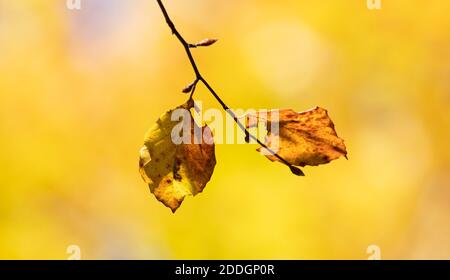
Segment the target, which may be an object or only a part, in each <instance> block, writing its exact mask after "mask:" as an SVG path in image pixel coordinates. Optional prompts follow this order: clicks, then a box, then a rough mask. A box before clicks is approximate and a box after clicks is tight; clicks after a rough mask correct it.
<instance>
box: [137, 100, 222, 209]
mask: <svg viewBox="0 0 450 280" xmlns="http://www.w3.org/2000/svg"><path fill="white" fill-rule="evenodd" d="M193 106H194V102H193V101H192V100H189V101H188V102H187V103H185V104H183V105H181V106H179V107H177V108H175V109H173V110H170V111H168V112H166V113H165V114H163V115H162V116H161V117H160V118H159V119H158V121H157V122H156V123H155V124H154V125H153V126H152V127H151V128H150V130H149V131H148V132H147V134H146V136H145V141H144V146H143V147H142V148H141V150H140V159H139V170H140V173H141V175H142V178H143V179H144V181H145V182H146V183H148V186H149V188H150V191H151V192H152V193H153V194H154V195H155V197H156V198H157V199H158V200H159V201H161V202H162V203H163V204H164V205H165V206H167V207H169V208H170V209H171V210H172V212H175V211H176V210H177V209H178V207H180V205H181V203H182V202H183V200H184V198H185V197H186V196H187V195H194V196H195V195H196V194H198V193H200V192H202V191H203V189H204V188H205V186H206V184H207V183H208V181H209V180H210V178H211V176H212V173H213V171H214V167H215V165H216V158H215V152H214V142H213V139H212V132H211V130H210V129H209V127H208V126H206V125H205V126H203V127H202V128H200V127H198V126H197V124H196V123H195V122H194V120H193V117H192V114H191V113H190V109H191V108H193ZM176 109H184V110H186V112H187V113H186V117H188V118H189V120H187V121H188V122H189V123H190V124H191V126H190V127H191V131H190V135H189V136H188V138H190V140H191V141H189V143H180V144H175V143H174V141H173V139H172V132H173V130H174V128H175V127H176V126H177V125H179V124H180V122H179V121H173V120H172V119H171V118H172V117H171V116H172V113H173V112H174V111H175V110H176ZM183 121H186V120H183ZM196 129H197V131H201V132H202V133H201V135H197V134H199V133H197V134H196V133H194V131H195V130H196ZM183 133H184V131H183ZM195 137H197V139H195ZM195 140H197V141H195ZM196 143H198V144H196Z"/></svg>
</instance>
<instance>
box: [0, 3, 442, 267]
mask: <svg viewBox="0 0 450 280" xmlns="http://www.w3.org/2000/svg"><path fill="white" fill-rule="evenodd" d="M164 2H165V4H166V8H167V9H168V12H169V14H170V15H171V17H172V19H173V20H174V22H175V24H176V25H177V27H178V28H179V30H180V32H181V33H182V34H183V35H184V36H185V37H186V38H189V39H190V40H191V41H193V42H195V41H199V40H201V39H203V38H207V37H212V38H219V39H220V40H219V42H218V43H216V44H215V45H214V46H212V47H209V48H203V49H198V50H193V51H194V55H195V57H196V59H197V61H198V64H199V67H200V68H201V71H202V72H203V74H204V76H205V77H206V78H207V79H208V80H209V81H210V82H211V84H212V85H213V86H214V87H215V88H216V89H217V90H218V92H219V94H220V95H221V96H222V98H223V99H224V100H225V101H226V102H227V103H228V105H230V107H232V108H256V109H259V108H268V109H270V108H293V109H295V110H297V111H302V110H305V109H309V108H311V107H314V106H316V105H319V106H322V107H324V108H327V109H328V110H329V112H330V115H331V117H332V119H333V120H334V122H335V124H336V129H337V131H338V134H339V136H341V137H342V138H344V139H345V140H346V145H347V149H348V151H349V160H348V161H346V160H344V159H339V160H337V161H334V162H332V163H330V164H328V165H324V166H320V167H307V168H304V171H305V173H306V175H307V176H306V177H304V178H302V177H296V176H293V175H292V174H291V173H290V172H289V170H288V169H287V168H286V167H284V166H283V165H281V164H277V163H271V162H269V161H268V160H266V159H265V158H263V157H262V156H261V155H260V154H258V153H257V152H255V148H256V146H254V145H218V146H217V147H216V156H217V161H218V163H217V166H216V169H215V173H214V175H213V177H212V180H211V181H210V183H209V184H208V185H207V187H206V189H205V191H204V192H203V193H202V194H200V195H198V196H196V197H195V198H188V199H186V200H185V202H184V203H183V205H182V206H181V208H180V209H179V210H178V211H177V213H176V214H175V215H173V214H172V213H171V211H170V210H169V209H168V208H166V207H164V206H163V205H162V204H161V203H159V202H158V201H157V200H156V199H155V198H154V196H153V195H152V194H150V192H149V190H148V187H147V186H146V184H145V183H144V182H143V181H142V179H141V177H140V175H139V172H138V151H139V148H140V147H141V146H142V144H143V136H144V134H145V132H146V130H147V129H148V128H149V127H150V125H151V124H153V123H154V121H156V119H157V118H158V117H159V116H160V114H162V113H163V112H165V111H166V110H167V109H169V108H172V107H174V106H177V105H179V104H181V103H182V102H184V101H185V100H186V96H185V95H183V94H182V93H181V92H180V91H181V89H182V88H183V87H184V86H185V85H186V84H187V83H189V82H190V81H192V79H193V77H194V76H193V72H192V69H191V68H190V65H189V63H188V60H187V58H186V55H185V53H184V51H183V49H182V48H181V45H180V44H179V42H178V41H177V40H176V39H175V38H174V37H173V36H171V34H170V30H169V29H168V27H167V25H166V24H165V22H164V20H163V17H162V14H161V12H160V10H159V8H158V6H157V4H156V1H153V0H133V1H124V0H81V10H70V9H68V8H67V7H66V1H65V0H46V1H42V0H27V1H7V0H0V134H1V137H0V176H1V177H0V179H1V189H0V258H1V259H48V258H50V259H66V258H68V257H69V255H68V254H67V253H66V248H67V247H68V246H69V245H71V244H75V245H77V246H79V247H80V249H81V258H82V259H96V258H105V259H124V258H131V259H140V258H145V259H160V258H163V259H228V258H237V259H367V258H368V257H369V256H370V254H368V253H367V252H366V249H367V247H368V246H369V245H372V244H374V245H377V246H378V247H379V248H380V250H381V258H383V259H392V258H400V259H412V258H421V259H426V258H433V259H436V258H450V203H449V202H450V188H449V187H450V147H449V140H450V129H449V128H450V113H449V110H450V79H449V77H450V51H449V50H450V18H449V16H448V11H449V10H450V2H449V1H440V0H431V1H414V2H412V1H408V0H382V9H381V10H370V9H368V8H367V6H366V0H351V1H338V0H324V1H306V0H301V1H300V0H291V1H283V2H282V3H281V2H280V1H261V0H258V1H257V0H241V1H237V0H230V1H208V0H190V1H181V0H179V1H175V0H167V1H164ZM196 98H197V99H200V100H202V101H203V103H204V107H206V108H220V106H219V105H218V104H217V103H216V102H215V100H213V99H212V97H210V94H209V93H208V92H207V91H206V90H205V89H204V87H201V86H200V87H199V88H198V91H197V93H196Z"/></svg>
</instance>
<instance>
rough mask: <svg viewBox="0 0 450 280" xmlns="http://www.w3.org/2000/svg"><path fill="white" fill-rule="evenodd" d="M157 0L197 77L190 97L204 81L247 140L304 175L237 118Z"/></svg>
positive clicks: (293, 171) (294, 171)
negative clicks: (206, 75)
mask: <svg viewBox="0 0 450 280" xmlns="http://www.w3.org/2000/svg"><path fill="white" fill-rule="evenodd" d="M156 2H158V5H159V7H160V9H161V11H162V13H163V15H164V18H165V20H166V23H167V25H168V26H169V28H170V30H171V31H172V34H173V35H175V37H177V39H178V41H180V43H181V44H182V45H183V48H184V50H185V51H186V54H187V56H188V59H189V62H190V63H191V66H192V69H193V70H194V73H195V77H196V79H195V81H194V82H193V83H192V84H193V87H192V89H191V90H190V93H191V95H190V98H192V95H193V94H194V91H195V87H196V85H197V83H198V82H199V81H200V82H202V83H203V84H204V85H205V87H206V88H207V89H208V90H209V92H210V93H211V94H212V95H213V96H214V98H215V99H216V100H217V101H218V102H219V103H220V105H221V106H222V108H223V109H224V110H225V111H226V112H227V113H228V114H229V115H230V116H231V117H232V118H233V120H234V121H235V122H236V124H237V125H238V126H239V128H240V129H242V131H244V133H245V139H246V141H249V140H250V139H252V140H254V141H256V142H257V143H258V144H259V145H261V147H263V148H264V149H265V150H267V151H268V152H269V153H270V154H272V155H273V156H275V157H276V158H278V159H279V160H280V161H281V162H282V163H284V164H285V165H287V166H288V167H289V168H290V169H291V171H292V173H294V174H295V175H298V176H304V175H305V174H304V173H303V171H302V170H301V169H300V168H298V167H296V166H293V165H292V164H290V163H289V162H288V161H287V160H285V159H284V158H283V157H281V156H280V155H279V154H277V153H276V152H274V151H273V150H272V149H271V148H269V147H267V145H266V144H264V143H263V142H261V141H260V140H259V139H258V138H256V137H255V136H254V135H252V134H250V132H249V131H248V129H247V128H246V127H245V126H244V125H243V124H242V122H240V121H239V119H238V118H237V116H236V114H235V113H234V112H233V111H232V110H231V109H230V108H229V107H228V106H227V105H226V104H225V102H224V101H223V100H222V99H221V98H220V97H219V95H218V94H217V93H216V91H215V90H214V89H213V88H212V87H211V85H210V84H209V83H208V82H207V81H206V80H205V78H203V76H202V75H201V73H200V71H199V69H198V67H197V64H196V62H195V59H194V57H193V55H192V52H191V48H192V47H193V46H195V45H194V44H190V43H188V42H187V41H186V40H185V39H184V38H183V36H181V34H180V32H178V30H177V29H176V27H175V24H174V23H173V22H172V20H171V19H170V17H169V14H168V13H167V10H166V8H165V7H164V4H163V3H162V1H161V0H156Z"/></svg>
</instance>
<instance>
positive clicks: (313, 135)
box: [247, 107, 347, 166]
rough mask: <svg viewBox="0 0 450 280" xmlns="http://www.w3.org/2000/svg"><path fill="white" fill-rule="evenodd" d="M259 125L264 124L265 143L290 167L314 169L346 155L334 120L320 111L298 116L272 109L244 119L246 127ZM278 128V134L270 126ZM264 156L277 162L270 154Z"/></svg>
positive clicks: (315, 109) (311, 111) (285, 110)
mask: <svg viewBox="0 0 450 280" xmlns="http://www.w3.org/2000/svg"><path fill="white" fill-rule="evenodd" d="M261 122H266V127H267V131H268V133H267V136H266V141H265V142H266V143H265V144H266V145H267V146H268V147H269V148H270V149H272V150H274V151H277V153H278V154H279V155H280V156H281V157H283V158H284V159H285V160H286V161H287V162H289V163H290V164H292V165H295V166H305V165H313V166H315V165H319V164H325V163H328V162H330V161H332V160H334V159H337V158H339V157H341V156H345V157H346V156H347V151H346V147H345V145H344V140H342V139H341V138H339V137H338V136H337V134H336V131H335V129H334V124H333V121H332V120H331V119H330V117H329V116H328V113H327V110H325V109H323V108H320V107H316V108H314V109H311V110H308V111H304V112H300V113H297V112H295V111H293V110H291V109H283V110H272V111H269V112H265V113H256V114H250V115H248V116H247V127H254V126H258V125H259V123H261ZM273 125H274V126H273ZM277 126H278V131H273V129H272V127H277ZM258 150H259V151H260V150H261V148H260V149H258ZM266 157H267V158H269V159H270V160H272V161H279V159H278V158H277V157H275V156H273V155H271V154H268V155H266Z"/></svg>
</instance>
